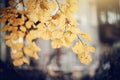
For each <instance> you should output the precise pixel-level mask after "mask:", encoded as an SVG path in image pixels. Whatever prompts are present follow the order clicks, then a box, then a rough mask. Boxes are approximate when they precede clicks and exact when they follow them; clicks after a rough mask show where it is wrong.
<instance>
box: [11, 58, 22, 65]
mask: <svg viewBox="0 0 120 80" xmlns="http://www.w3.org/2000/svg"><path fill="white" fill-rule="evenodd" d="M13 65H14V66H21V65H23V59H22V58H20V59H15V60H14V61H13Z"/></svg>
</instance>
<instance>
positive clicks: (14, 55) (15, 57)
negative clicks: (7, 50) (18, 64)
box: [11, 52, 23, 59]
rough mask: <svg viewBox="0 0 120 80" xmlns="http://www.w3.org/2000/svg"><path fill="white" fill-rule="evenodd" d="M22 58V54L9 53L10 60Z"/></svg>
mask: <svg viewBox="0 0 120 80" xmlns="http://www.w3.org/2000/svg"><path fill="white" fill-rule="evenodd" d="M21 57H23V53H22V52H17V53H11V58H12V59H18V58H21Z"/></svg>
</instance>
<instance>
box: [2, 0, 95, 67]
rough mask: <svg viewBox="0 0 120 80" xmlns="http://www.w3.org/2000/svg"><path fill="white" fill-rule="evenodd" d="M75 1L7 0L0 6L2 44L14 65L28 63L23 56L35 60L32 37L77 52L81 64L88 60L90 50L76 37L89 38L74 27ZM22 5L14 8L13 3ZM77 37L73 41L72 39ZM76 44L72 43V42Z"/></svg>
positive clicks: (33, 39)
mask: <svg viewBox="0 0 120 80" xmlns="http://www.w3.org/2000/svg"><path fill="white" fill-rule="evenodd" d="M77 2H78V1H77V0H64V1H61V0H28V1H27V2H25V1H24V0H19V1H15V0H9V7H7V8H1V9H0V23H3V22H5V25H4V26H3V27H2V29H1V31H2V32H7V34H6V35H5V36H4V38H5V40H6V45H7V46H9V47H10V48H11V58H12V60H13V64H14V65H15V66H21V65H23V64H24V63H27V64H29V60H28V59H27V57H28V56H29V57H32V58H35V59H38V58H39V56H38V54H37V52H38V51H40V50H41V49H40V47H39V46H38V45H37V44H36V43H35V39H37V38H41V39H43V40H51V46H52V47H53V48H61V47H62V46H65V47H67V48H69V47H70V48H71V47H72V50H73V52H75V53H76V54H77V55H78V58H79V59H80V61H81V63H84V64H88V63H90V62H91V61H92V58H91V56H90V55H89V52H94V51H95V49H94V47H92V46H88V45H87V44H85V43H84V42H83V41H81V39H80V38H83V39H85V40H87V41H91V37H90V36H89V34H87V33H84V32H81V31H80V30H79V28H78V27H77V22H76V20H75V17H74V14H75V12H76V11H77V10H78V5H77ZM18 5H20V6H22V9H18V8H17V6H18ZM76 40H77V41H76ZM74 41H76V43H75V44H74V45H73V46H72V43H73V42H74Z"/></svg>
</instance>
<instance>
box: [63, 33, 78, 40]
mask: <svg viewBox="0 0 120 80" xmlns="http://www.w3.org/2000/svg"><path fill="white" fill-rule="evenodd" d="M64 37H66V38H69V41H70V42H72V41H74V40H75V39H76V38H77V35H76V34H74V33H72V32H71V31H67V32H65V33H64Z"/></svg>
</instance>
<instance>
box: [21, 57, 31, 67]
mask: <svg viewBox="0 0 120 80" xmlns="http://www.w3.org/2000/svg"><path fill="white" fill-rule="evenodd" d="M22 59H23V62H24V63H27V64H28V65H29V64H30V62H29V60H28V59H27V58H26V57H23V58H22Z"/></svg>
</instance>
